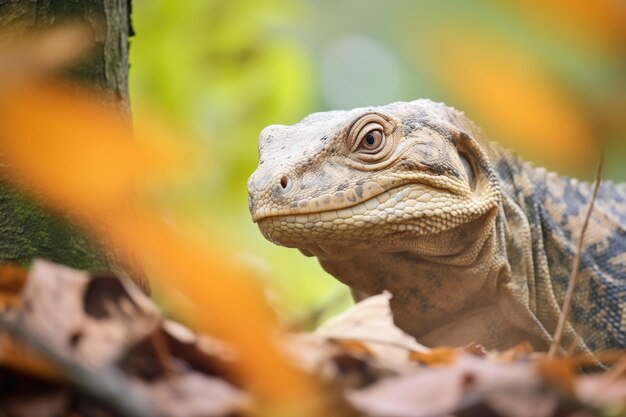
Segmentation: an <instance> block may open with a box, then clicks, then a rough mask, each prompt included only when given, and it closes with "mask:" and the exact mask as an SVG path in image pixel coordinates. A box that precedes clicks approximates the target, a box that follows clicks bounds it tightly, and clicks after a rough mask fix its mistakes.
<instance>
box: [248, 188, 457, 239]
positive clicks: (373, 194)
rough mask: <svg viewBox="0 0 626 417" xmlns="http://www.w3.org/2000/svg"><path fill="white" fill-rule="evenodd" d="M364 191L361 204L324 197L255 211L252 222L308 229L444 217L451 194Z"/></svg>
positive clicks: (444, 191) (411, 190)
mask: <svg viewBox="0 0 626 417" xmlns="http://www.w3.org/2000/svg"><path fill="white" fill-rule="evenodd" d="M360 191H361V193H362V195H363V197H366V196H367V198H362V199H360V201H359V200H357V199H356V198H355V199H354V200H355V201H357V202H356V203H354V202H351V201H350V198H349V197H350V196H349V195H348V198H343V199H342V200H340V201H336V200H339V198H338V197H335V198H336V200H335V201H334V203H335V204H333V198H332V196H330V195H323V196H320V197H317V198H314V199H311V200H308V201H307V202H306V204H304V203H302V202H301V203H299V204H298V206H297V207H296V208H287V209H284V210H278V209H273V211H272V210H267V209H266V210H258V211H255V212H254V213H253V215H252V219H253V221H254V222H255V223H266V222H267V221H272V222H280V223H283V224H294V225H302V226H304V227H307V228H308V227H320V226H324V223H333V224H337V226H338V225H339V224H345V225H346V227H347V226H349V225H352V224H354V225H356V226H359V225H361V223H378V222H381V221H386V222H389V221H394V220H400V219H402V218H416V217H421V216H422V215H424V216H427V215H433V214H435V213H436V214H443V213H444V209H443V207H444V204H443V203H444V202H445V201H446V200H447V199H449V197H450V194H451V193H450V191H449V190H448V189H447V188H446V189H442V187H441V186H439V187H437V186H433V185H432V184H424V183H421V182H420V183H416V182H410V183H396V184H393V186H391V187H389V188H387V187H386V188H383V187H381V186H380V185H379V184H377V183H372V184H368V185H367V186H365V187H364V188H363V190H360ZM445 196H447V199H446V198H445Z"/></svg>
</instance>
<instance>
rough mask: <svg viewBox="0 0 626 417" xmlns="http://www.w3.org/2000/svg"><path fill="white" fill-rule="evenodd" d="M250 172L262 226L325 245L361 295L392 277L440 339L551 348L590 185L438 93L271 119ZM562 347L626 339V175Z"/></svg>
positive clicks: (327, 260) (592, 237)
mask: <svg viewBox="0 0 626 417" xmlns="http://www.w3.org/2000/svg"><path fill="white" fill-rule="evenodd" d="M259 150H260V159H259V167H258V168H257V170H256V171H255V172H254V173H253V174H252V176H251V177H250V180H249V182H248V190H249V207H250V212H251V214H252V218H253V220H254V221H255V222H257V223H258V226H259V228H260V229H261V232H262V233H263V235H264V236H265V237H266V238H267V239H269V240H271V241H273V242H275V243H277V244H279V245H283V246H288V247H295V248H298V249H300V250H301V251H302V252H303V253H304V254H306V255H309V256H316V257H317V258H318V260H319V262H320V263H321V265H322V267H323V268H324V269H325V270H326V271H327V272H329V273H330V274H332V275H334V276H335V277H336V278H338V279H339V280H341V281H342V282H344V283H346V284H347V285H349V286H350V288H351V289H352V291H353V294H354V295H355V298H357V299H360V298H364V297H367V296H370V295H374V294H377V293H379V292H381V291H383V290H388V291H390V292H391V293H392V294H393V299H392V301H391V307H392V311H393V314H394V320H395V322H396V324H397V325H398V326H399V327H400V328H402V329H403V330H405V331H407V332H408V333H410V334H412V335H414V336H416V337H417V338H418V340H419V341H420V342H422V343H425V344H431V345H443V344H447V345H462V344H466V343H469V342H471V341H475V342H478V343H481V344H483V345H484V346H486V347H488V348H506V347H509V346H511V345H512V344H514V343H518V342H521V341H524V340H528V341H530V342H531V343H532V344H533V345H534V347H535V348H537V349H545V348H547V346H548V345H549V344H550V342H551V340H552V336H551V335H552V334H553V332H554V329H555V327H556V324H557V322H558V318H559V314H560V311H561V306H562V304H563V298H564V294H565V291H566V288H567V284H568V277H569V272H570V269H571V265H572V262H573V258H574V254H575V246H576V239H577V237H578V234H579V233H580V230H581V228H582V223H583V220H584V212H585V208H586V206H587V204H588V203H589V199H590V196H591V187H590V186H589V184H587V183H583V182H578V181H577V180H574V179H568V178H564V177H560V176H558V175H557V174H554V173H551V172H547V171H546V170H544V169H541V168H535V167H533V166H532V165H530V164H528V163H525V162H523V161H521V160H520V159H518V158H517V157H516V156H514V155H513V154H511V153H510V152H508V151H506V150H504V149H502V148H500V147H499V146H498V145H496V144H494V143H492V142H490V141H489V140H487V138H486V137H485V136H484V134H483V132H482V131H481V130H480V129H479V128H478V127H476V126H475V125H474V124H473V123H472V122H471V121H470V120H469V119H468V118H467V117H465V115H464V114H463V113H461V112H459V111H457V110H454V109H452V108H449V107H447V106H445V105H443V104H439V103H434V102H431V101H429V100H417V101H414V102H410V103H402V102H400V103H393V104H390V105H387V106H381V107H370V108H361V109H354V110H350V111H333V112H323V113H314V114H312V115H310V116H308V117H307V118H305V119H304V120H302V121H301V122H299V123H297V124H295V125H293V126H278V125H273V126H269V127H267V128H266V129H265V130H264V131H263V132H262V133H261V137H260V141H259ZM582 255H583V256H582V262H581V267H580V276H579V284H578V287H577V290H576V293H575V297H574V303H573V311H572V314H571V317H570V320H569V323H568V325H567V327H566V331H565V334H564V343H563V346H570V345H571V344H572V343H575V344H576V345H577V347H578V349H579V350H580V351H583V352H592V351H597V350H603V349H609V348H625V347H626V184H621V185H614V184H610V183H605V184H602V185H601V188H600V191H599V195H598V198H597V200H596V203H595V209H594V211H593V213H592V216H591V219H590V224H589V229H588V232H587V234H586V236H585V241H584V249H583V253H582Z"/></svg>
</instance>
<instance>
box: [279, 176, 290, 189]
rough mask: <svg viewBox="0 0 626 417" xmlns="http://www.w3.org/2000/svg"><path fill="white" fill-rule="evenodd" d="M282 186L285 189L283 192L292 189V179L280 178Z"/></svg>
mask: <svg viewBox="0 0 626 417" xmlns="http://www.w3.org/2000/svg"><path fill="white" fill-rule="evenodd" d="M280 186H281V187H283V190H287V188H290V187H291V179H290V178H289V177H287V176H285V175H283V176H282V177H280Z"/></svg>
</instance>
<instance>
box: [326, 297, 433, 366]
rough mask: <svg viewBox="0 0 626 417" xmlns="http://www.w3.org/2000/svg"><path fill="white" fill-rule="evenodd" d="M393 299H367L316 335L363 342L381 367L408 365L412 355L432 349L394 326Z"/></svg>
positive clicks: (336, 318)
mask: <svg viewBox="0 0 626 417" xmlns="http://www.w3.org/2000/svg"><path fill="white" fill-rule="evenodd" d="M390 299H391V294H390V293H388V292H384V293H382V294H378V295H375V296H373V297H369V298H366V299H365V300H363V301H361V302H359V303H357V304H355V305H354V306H352V307H350V308H349V309H348V310H346V311H345V312H343V313H342V314H340V315H339V316H337V317H334V318H332V319H330V320H329V321H328V322H327V323H325V324H323V325H322V326H321V327H320V328H318V329H317V330H316V331H315V335H317V336H320V337H323V338H326V339H328V340H347V341H351V342H360V343H361V344H362V345H363V346H364V347H365V348H366V349H367V350H368V351H369V352H371V354H372V355H373V356H374V357H375V358H376V359H377V360H379V361H381V363H385V364H389V365H393V366H397V365H406V364H407V362H408V361H409V360H408V355H409V353H410V352H421V353H426V352H428V351H429V349H428V348H427V347H425V346H423V345H421V344H419V343H417V341H416V340H415V338H414V337H413V336H410V335H408V334H406V333H404V332H403V331H402V330H400V329H399V328H398V327H397V326H396V325H395V323H394V322H393V315H392V313H391V308H390V307H389V300H390Z"/></svg>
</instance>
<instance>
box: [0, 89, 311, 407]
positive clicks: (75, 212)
mask: <svg viewBox="0 0 626 417" xmlns="http://www.w3.org/2000/svg"><path fill="white" fill-rule="evenodd" d="M5 97H6V95H5ZM102 103H103V100H101V99H99V98H98V97H95V96H89V95H86V94H82V93H79V92H71V93H70V92H68V91H66V90H63V89H60V88H51V87H49V86H47V87H45V88H42V87H41V86H40V87H37V88H28V89H25V90H15V91H12V95H11V97H10V99H7V98H5V99H3V100H2V101H1V102H0V126H2V129H3V130H2V133H3V134H2V135H0V145H1V146H2V149H3V153H4V155H3V157H4V158H6V168H7V173H8V175H9V177H10V178H11V179H12V180H13V181H14V182H15V183H16V184H18V185H21V186H22V187H25V188H26V189H27V190H28V191H30V192H31V194H32V195H33V196H35V197H36V198H38V199H40V200H41V201H43V202H44V203H46V204H48V205H50V206H52V207H54V208H55V209H57V210H60V211H61V212H64V213H68V214H70V215H72V216H73V217H74V219H75V220H79V221H80V223H82V224H83V225H84V226H86V227H92V230H91V231H92V232H93V233H94V234H96V235H97V237H98V238H99V239H100V240H101V242H103V244H105V245H113V246H114V247H115V249H116V251H120V252H122V253H123V254H125V255H126V256H125V257H124V259H128V260H131V259H139V260H141V261H143V264H144V266H146V267H147V270H149V271H151V272H152V274H153V275H154V276H155V277H156V278H158V279H159V280H161V281H162V282H163V283H165V285H166V286H169V287H171V288H175V289H176V290H177V291H179V292H180V293H181V294H182V295H183V296H184V297H185V298H186V299H187V300H188V301H189V302H190V304H191V305H190V307H189V308H188V309H187V310H186V312H187V313H188V315H187V319H188V320H189V321H190V322H191V324H192V325H193V326H194V327H196V328H197V329H201V330H204V331H211V332H212V333H214V334H216V335H217V336H219V337H221V338H224V339H226V340H228V341H232V342H234V343H235V344H236V345H237V346H238V348H239V350H240V352H241V361H240V364H241V366H240V367H239V368H237V369H234V371H235V372H236V373H237V374H238V375H239V376H240V377H241V378H242V379H243V381H244V383H246V384H247V385H248V386H249V387H250V388H251V389H253V390H254V391H256V392H257V393H258V394H260V397H261V399H263V400H264V401H266V402H267V404H268V405H269V407H270V409H273V410H291V411H293V412H296V411H297V412H298V413H305V414H306V413H308V412H310V411H311V410H313V407H314V406H316V405H318V404H319V402H318V396H317V394H316V390H315V388H314V386H313V384H312V382H311V381H309V380H308V379H307V378H305V377H304V376H303V375H302V374H301V373H300V372H298V371H296V370H295V369H294V368H292V367H291V366H290V365H289V364H287V363H286V362H285V360H284V357H283V355H282V353H281V352H280V351H279V349H278V347H277V346H276V345H275V340H274V339H275V336H276V331H277V330H276V323H275V320H274V316H273V314H272V312H271V310H270V309H269V307H268V306H267V304H266V302H265V299H264V297H263V293H262V291H261V289H260V288H258V287H257V286H256V285H254V284H253V283H252V281H251V280H250V273H249V271H246V270H244V269H243V268H241V267H239V266H238V265H235V264H234V263H233V262H230V261H229V260H228V259H229V254H228V252H227V251H226V250H225V249H224V248H223V244H221V243H217V244H215V243H209V242H201V241H197V240H194V239H191V238H189V235H191V234H189V235H183V234H182V233H181V232H180V231H179V230H177V229H175V228H174V227H173V226H172V223H173V222H171V221H166V220H165V219H163V217H162V216H160V215H159V214H158V213H157V211H156V209H155V208H153V207H150V206H148V205H142V206H141V207H139V209H138V210H137V212H135V213H133V212H132V211H131V210H130V205H129V204H128V201H129V200H130V198H131V196H132V194H133V193H134V191H135V187H136V185H138V184H139V185H141V184H142V183H146V182H150V181H153V180H154V179H155V178H159V177H162V176H163V171H166V172H168V173H171V168H172V167H173V166H175V165H176V163H177V162H180V161H181V157H180V155H182V154H183V152H181V151H180V150H179V149H178V148H171V149H162V148H159V149H157V148H155V147H153V146H150V145H149V143H150V141H148V140H139V141H135V140H133V137H132V135H131V131H130V128H129V125H128V121H127V120H126V119H125V118H124V117H123V115H122V114H120V113H119V112H118V111H117V110H115V109H114V108H110V107H106V106H103V105H102ZM33 115H37V121H36V122H34V121H33ZM138 136H141V133H139V134H138ZM183 159H184V158H183ZM166 168H170V169H169V170H167V169H166ZM97 221H99V222H100V223H103V224H106V227H100V226H95V224H94V223H97ZM218 242H219V241H218Z"/></svg>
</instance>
